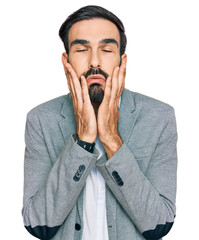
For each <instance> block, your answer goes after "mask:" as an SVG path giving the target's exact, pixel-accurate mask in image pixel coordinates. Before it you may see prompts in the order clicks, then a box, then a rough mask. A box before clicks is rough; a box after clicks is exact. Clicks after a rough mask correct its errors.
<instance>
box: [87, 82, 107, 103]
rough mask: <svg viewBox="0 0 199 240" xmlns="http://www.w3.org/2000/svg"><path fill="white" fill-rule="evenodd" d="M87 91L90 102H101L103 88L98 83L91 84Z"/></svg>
mask: <svg viewBox="0 0 199 240" xmlns="http://www.w3.org/2000/svg"><path fill="white" fill-rule="evenodd" d="M88 93H89V96H90V100H91V103H97V102H98V103H101V102H102V100H103V98H104V90H103V89H102V87H101V86H100V84H98V83H94V84H92V85H91V86H90V87H89V89H88Z"/></svg>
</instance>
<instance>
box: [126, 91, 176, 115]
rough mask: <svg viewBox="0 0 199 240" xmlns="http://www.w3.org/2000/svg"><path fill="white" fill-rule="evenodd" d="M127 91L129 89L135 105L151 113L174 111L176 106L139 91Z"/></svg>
mask: <svg viewBox="0 0 199 240" xmlns="http://www.w3.org/2000/svg"><path fill="white" fill-rule="evenodd" d="M127 91H129V94H130V95H131V98H132V101H134V105H135V107H136V108H141V109H142V110H143V111H147V112H151V113H155V112H157V113H161V112H168V111H174V108H173V107H172V106H171V105H170V104H168V103H165V102H163V101H161V100H158V99H155V98H152V97H149V96H146V95H144V94H141V93H138V92H133V91H130V90H127Z"/></svg>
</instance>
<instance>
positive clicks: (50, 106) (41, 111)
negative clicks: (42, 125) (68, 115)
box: [27, 94, 70, 118]
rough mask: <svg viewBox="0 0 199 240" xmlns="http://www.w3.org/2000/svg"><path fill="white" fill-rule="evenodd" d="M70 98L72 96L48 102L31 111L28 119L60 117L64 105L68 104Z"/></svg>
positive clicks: (60, 97) (64, 96)
mask: <svg viewBox="0 0 199 240" xmlns="http://www.w3.org/2000/svg"><path fill="white" fill-rule="evenodd" d="M69 98H70V95H69V94H67V95H63V96H59V97H56V98H54V99H51V100H49V101H46V102H44V103H42V104H39V105H38V106H36V107H34V108H33V109H31V110H30V111H29V112H28V114H27V117H28V118H32V117H34V116H38V117H39V116H40V117H41V116H44V115H45V116H49V115H60V113H61V111H62V108H63V105H64V104H66V102H67V100H68V99H69ZM66 105H67V104H66Z"/></svg>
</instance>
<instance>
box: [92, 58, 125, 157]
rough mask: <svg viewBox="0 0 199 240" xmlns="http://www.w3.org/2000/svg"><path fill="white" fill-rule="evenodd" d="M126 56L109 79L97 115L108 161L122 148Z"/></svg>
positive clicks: (99, 132)
mask: <svg viewBox="0 0 199 240" xmlns="http://www.w3.org/2000/svg"><path fill="white" fill-rule="evenodd" d="M125 75H126V55H123V56H122V64H121V66H120V67H118V66H117V67H115V68H114V70H113V74H112V77H110V76H109V77H108V78H107V81H106V86H105V90H104V98H103V101H102V103H101V104H100V106H99V109H98V114H97V128H98V136H99V139H100V141H101V142H102V144H103V146H104V148H105V151H106V153H107V156H108V159H109V158H110V157H112V155H113V154H114V153H115V152H116V151H117V150H118V149H119V148H120V147H121V145H122V144H123V142H122V139H121V137H120V135H119V132H118V121H119V110H118V105H119V99H120V96H121V94H122V91H123V89H124V85H125Z"/></svg>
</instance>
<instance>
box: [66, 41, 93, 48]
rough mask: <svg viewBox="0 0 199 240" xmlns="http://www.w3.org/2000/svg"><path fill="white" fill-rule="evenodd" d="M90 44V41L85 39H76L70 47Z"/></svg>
mask: <svg viewBox="0 0 199 240" xmlns="http://www.w3.org/2000/svg"><path fill="white" fill-rule="evenodd" d="M89 43H90V42H89V41H87V40H84V39H75V40H74V41H72V42H71V44H70V47H72V46H73V45H77V44H89Z"/></svg>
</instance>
